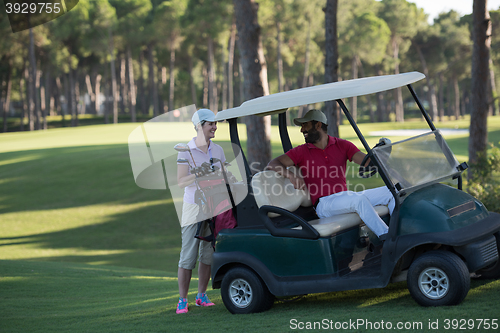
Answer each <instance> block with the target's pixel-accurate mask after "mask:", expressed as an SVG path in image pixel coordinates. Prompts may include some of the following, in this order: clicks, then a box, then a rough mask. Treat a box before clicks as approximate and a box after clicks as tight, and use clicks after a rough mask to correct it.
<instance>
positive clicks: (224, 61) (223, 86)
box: [221, 47, 229, 110]
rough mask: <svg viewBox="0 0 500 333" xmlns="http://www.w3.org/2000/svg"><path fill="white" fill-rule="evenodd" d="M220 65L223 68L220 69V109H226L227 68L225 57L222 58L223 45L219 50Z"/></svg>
mask: <svg viewBox="0 0 500 333" xmlns="http://www.w3.org/2000/svg"><path fill="white" fill-rule="evenodd" d="M221 66H222V68H223V71H222V110H225V109H227V81H228V80H227V77H228V75H229V74H228V70H227V67H228V66H227V64H226V59H224V47H222V50H221Z"/></svg>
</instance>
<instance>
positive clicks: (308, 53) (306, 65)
mask: <svg viewBox="0 0 500 333" xmlns="http://www.w3.org/2000/svg"><path fill="white" fill-rule="evenodd" d="M308 26H309V27H308V29H307V38H306V54H305V59H304V75H303V76H302V85H301V88H305V87H307V81H308V79H309V58H310V57H311V50H310V48H311V20H309V22H308ZM307 108H308V105H301V106H300V110H299V117H303V116H304V114H305V113H306V112H307Z"/></svg>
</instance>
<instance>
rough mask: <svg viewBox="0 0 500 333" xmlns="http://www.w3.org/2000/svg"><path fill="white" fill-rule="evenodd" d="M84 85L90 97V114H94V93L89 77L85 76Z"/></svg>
mask: <svg viewBox="0 0 500 333" xmlns="http://www.w3.org/2000/svg"><path fill="white" fill-rule="evenodd" d="M85 84H86V85H87V94H89V97H90V105H91V107H90V113H92V114H96V105H95V97H96V96H95V93H94V91H93V89H92V82H91V80H90V75H89V74H85Z"/></svg>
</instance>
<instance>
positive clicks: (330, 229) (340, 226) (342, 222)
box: [294, 206, 389, 237]
mask: <svg viewBox="0 0 500 333" xmlns="http://www.w3.org/2000/svg"><path fill="white" fill-rule="evenodd" d="M373 208H375V211H376V212H377V214H378V215H379V216H384V215H387V214H389V208H387V206H375V207H373ZM362 223H363V221H362V220H361V218H360V217H359V215H358V214H357V213H348V214H339V215H334V216H330V217H325V218H322V219H316V220H312V221H309V224H310V225H311V226H312V227H313V228H314V229H316V230H317V231H318V233H319V235H320V236H321V237H328V236H331V235H333V234H336V233H339V232H341V231H343V230H346V229H349V228H352V227H355V226H358V225H360V224H362ZM301 228H302V227H296V228H294V229H301Z"/></svg>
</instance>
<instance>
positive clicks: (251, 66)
mask: <svg viewBox="0 0 500 333" xmlns="http://www.w3.org/2000/svg"><path fill="white" fill-rule="evenodd" d="M233 3H234V13H235V17H236V25H237V27H238V35H239V41H238V49H239V51H240V64H241V66H242V69H243V76H244V78H245V81H244V94H245V99H246V100H250V99H253V98H257V97H261V96H264V95H267V94H269V86H268V84H267V65H266V60H265V58H264V52H263V48H262V41H261V37H260V31H261V30H260V26H259V23H258V14H257V13H258V9H259V5H258V4H257V3H256V2H255V1H253V0H234V1H233ZM245 120H246V126H247V153H248V156H247V158H248V163H249V164H250V168H251V171H252V173H255V172H258V171H260V170H263V169H264V167H265V166H266V165H267V163H268V162H269V161H270V160H271V138H270V137H271V118H270V116H266V117H259V116H250V117H246V119H245Z"/></svg>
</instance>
